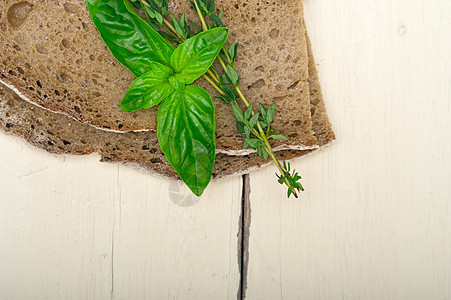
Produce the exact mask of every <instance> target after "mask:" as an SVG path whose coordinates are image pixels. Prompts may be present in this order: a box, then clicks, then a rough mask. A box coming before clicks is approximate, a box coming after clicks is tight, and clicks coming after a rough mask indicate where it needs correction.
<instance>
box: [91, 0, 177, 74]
mask: <svg viewBox="0 0 451 300" xmlns="http://www.w3.org/2000/svg"><path fill="white" fill-rule="evenodd" d="M86 4H87V6H88V9H89V12H90V14H91V18H92V21H93V22H94V24H95V26H96V27H97V29H98V30H99V32H100V36H101V37H102V39H103V41H104V42H105V44H106V45H107V46H108V48H109V49H110V51H111V53H112V54H113V56H114V57H115V58H116V59H117V60H118V61H119V62H120V63H121V64H123V65H124V66H125V67H126V68H128V69H129V70H130V71H131V72H132V73H133V74H134V75H135V76H136V77H139V76H141V75H143V74H145V73H147V72H148V71H149V65H150V63H151V62H152V61H156V62H159V63H162V64H164V65H169V58H170V56H171V55H172V53H173V52H174V47H173V46H172V45H171V44H170V43H169V42H167V41H166V40H165V39H164V38H163V37H162V36H161V35H159V34H158V33H157V32H156V31H155V30H153V29H152V28H151V27H150V25H149V24H147V23H146V22H145V21H143V20H142V19H141V18H140V17H139V16H138V15H137V14H136V11H135V8H134V7H133V5H132V4H131V3H130V2H128V1H127V0H86Z"/></svg>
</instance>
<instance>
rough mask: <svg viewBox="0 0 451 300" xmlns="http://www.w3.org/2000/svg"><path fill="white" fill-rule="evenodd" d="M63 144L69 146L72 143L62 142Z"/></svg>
mask: <svg viewBox="0 0 451 300" xmlns="http://www.w3.org/2000/svg"><path fill="white" fill-rule="evenodd" d="M63 144H64V145H65V146H68V145H70V144H72V143H71V142H69V141H66V140H63Z"/></svg>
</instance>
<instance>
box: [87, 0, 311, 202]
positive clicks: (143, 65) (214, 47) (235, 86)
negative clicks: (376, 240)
mask: <svg viewBox="0 0 451 300" xmlns="http://www.w3.org/2000/svg"><path fill="white" fill-rule="evenodd" d="M130 1H131V2H132V3H133V5H132V4H130V2H128V0H86V2H87V3H88V8H89V10H90V13H91V15H92V18H93V21H94V24H95V25H96V26H97V28H98V30H99V32H100V34H101V36H102V38H103V39H104V41H105V43H106V44H107V46H108V47H109V49H110V50H111V52H112V53H113V55H114V56H115V57H116V59H118V60H119V61H120V62H121V63H122V64H123V65H124V66H126V67H127V68H129V69H130V70H131V71H132V73H133V74H135V76H136V77H137V79H136V80H135V81H134V82H133V84H132V86H131V87H130V89H129V91H128V92H127V94H126V95H125V97H124V99H123V101H122V103H121V108H122V109H123V110H129V111H130V110H138V109H146V108H150V107H152V106H154V105H157V104H159V103H161V105H160V107H159V111H158V129H157V133H158V138H159V142H160V146H161V148H162V150H163V152H164V153H165V155H166V156H167V158H168V161H169V162H170V163H171V165H172V166H173V167H174V168H175V169H176V171H177V172H178V173H179V175H180V176H181V177H182V179H183V180H184V181H185V183H186V184H187V185H188V187H189V188H190V189H191V190H192V191H193V192H194V193H195V194H196V195H200V194H202V192H203V190H204V189H205V187H206V186H207V185H208V182H209V181H210V178H211V172H212V168H213V161H214V152H215V137H214V131H215V120H214V109H213V105H212V103H211V98H210V96H209V95H208V93H206V92H205V91H204V90H202V89H200V88H198V87H195V86H192V85H190V84H191V83H193V82H194V80H196V79H197V78H199V77H200V76H203V77H204V78H205V79H206V80H207V81H208V82H209V83H210V84H212V85H213V87H215V89H216V90H217V91H218V92H219V94H220V95H219V97H218V98H219V99H221V100H222V101H223V102H225V103H226V104H229V105H231V106H232V109H233V112H234V114H235V117H236V123H237V129H238V131H239V132H240V133H242V134H243V135H245V140H244V144H243V147H244V148H247V147H251V148H253V149H255V150H257V154H258V155H259V156H261V157H263V158H264V159H265V160H267V159H268V157H270V158H271V159H272V160H273V161H274V163H275V165H276V166H277V168H278V169H279V172H280V175H278V174H276V175H277V177H278V181H279V183H281V184H285V185H286V186H287V187H288V192H287V194H288V197H290V195H292V194H293V195H294V196H295V197H297V191H303V190H304V189H303V187H302V184H301V183H300V182H299V180H300V179H301V177H300V176H299V175H298V173H297V172H296V171H295V170H293V172H292V173H290V164H288V165H287V164H286V163H285V162H284V163H283V164H282V163H281V162H279V161H278V160H277V158H276V157H275V155H274V151H273V149H272V148H271V145H270V143H269V140H270V139H285V140H288V138H287V137H286V136H284V135H282V134H274V133H273V129H272V128H271V123H272V121H273V120H274V117H275V110H276V105H275V104H272V105H271V106H269V107H268V108H265V107H264V106H263V105H261V104H259V110H260V112H257V113H255V112H254V110H253V106H252V105H250V104H249V102H248V101H247V99H246V98H245V96H244V95H243V93H242V91H241V90H240V88H239V84H240V79H241V78H240V76H239V75H238V73H237V72H236V70H235V67H234V64H235V60H236V57H237V53H238V44H236V43H234V42H233V43H231V45H230V46H229V47H228V48H227V47H225V46H224V43H225V40H226V38H227V30H226V28H225V27H224V25H223V22H222V20H221V19H222V12H219V13H217V14H215V2H214V0H194V1H190V3H191V5H192V7H193V9H194V10H195V11H196V12H197V14H198V16H199V19H200V22H201V24H202V25H201V27H199V26H198V25H197V24H196V23H194V22H193V21H191V20H187V19H186V16H185V14H182V15H181V17H180V18H179V19H178V20H177V18H175V17H174V16H173V15H171V14H170V12H169V9H168V1H167V0H130ZM135 7H136V8H140V9H142V10H143V11H144V13H145V15H146V17H147V19H148V22H145V21H144V20H142V19H141V18H140V17H139V16H138V15H137V13H136V10H135ZM190 25H191V26H190ZM193 29H194V30H193ZM169 41H170V42H172V43H176V44H177V43H178V44H180V45H179V46H178V47H177V48H176V49H175V50H174V46H173V45H172V44H171V43H169ZM218 54H219V55H218ZM215 59H217V61H218V62H219V64H220V65H221V67H222V69H223V73H222V74H219V72H218V70H217V69H216V68H215V67H214V66H213V65H212V63H213V61H214V60H215ZM206 73H207V74H206ZM237 100H238V101H241V102H242V103H243V104H244V106H245V107H246V109H245V110H242V109H241V107H240V105H239V104H238V102H237Z"/></svg>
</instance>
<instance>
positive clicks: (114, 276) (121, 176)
mask: <svg viewBox="0 0 451 300" xmlns="http://www.w3.org/2000/svg"><path fill="white" fill-rule="evenodd" d="M305 14H306V21H307V25H308V28H309V32H310V36H311V38H312V42H313V48H314V53H315V56H316V59H317V62H318V63H319V70H320V76H321V81H322V84H323V89H324V94H325V99H326V103H327V107H328V111H329V115H330V119H331V121H332V123H333V124H334V129H335V132H336V134H337V137H338V139H337V141H336V143H334V144H333V145H332V146H331V147H329V148H328V149H326V150H324V151H322V152H320V153H317V154H315V155H313V156H310V157H307V158H305V159H301V160H299V161H297V162H296V163H294V165H295V167H296V168H297V169H299V170H300V171H301V173H302V175H303V177H304V181H303V182H304V184H305V186H306V187H307V190H306V191H305V192H304V193H303V194H302V197H301V199H299V200H295V199H289V200H287V199H285V197H284V194H285V190H284V189H283V188H282V187H281V186H279V185H278V184H277V183H276V181H275V178H274V173H275V169H274V168H273V167H269V168H267V169H264V170H262V171H258V172H255V173H253V174H251V175H250V196H249V203H248V204H250V216H251V217H250V220H249V219H246V218H244V219H246V222H245V225H246V226H247V225H249V222H250V227H249V233H250V236H249V239H248V242H246V241H245V242H244V243H243V244H242V243H241V242H240V240H239V238H238V234H239V230H240V228H241V227H242V219H243V218H241V211H242V206H243V202H242V199H241V198H242V178H241V177H235V178H232V179H228V180H223V181H219V182H215V183H213V184H212V185H211V186H210V187H209V188H208V190H207V192H206V193H205V195H204V196H203V197H202V198H201V199H200V200H199V201H198V202H196V201H193V198H191V197H190V196H188V195H189V194H188V193H187V192H186V190H185V189H184V188H183V187H181V186H179V185H178V184H177V183H174V182H170V181H166V180H161V179H157V178H155V177H151V176H149V175H146V174H143V173H141V172H139V171H135V170H133V169H130V168H127V167H123V166H119V165H110V164H101V163H99V162H98V159H99V157H98V156H96V155H93V156H89V157H67V156H66V157H58V156H52V155H50V154H47V153H43V152H41V151H38V150H36V149H34V148H31V147H30V146H28V145H26V144H25V143H24V142H22V141H20V140H17V139H15V138H13V137H10V136H6V135H3V134H0V188H1V192H0V299H12V300H16V299H236V298H237V297H238V298H240V296H239V295H238V294H239V292H238V291H239V289H240V286H241V285H243V282H246V283H247V290H246V299H258V300H260V299H397V300H398V299H451V33H450V32H451V1H448V0H431V1H424V0H398V1H393V0H379V1H354V0H342V1H334V0H315V1H314V0H305ZM246 209H249V207H248V206H247V205H246ZM241 229H242V228H241ZM245 229H247V228H245ZM242 246H244V248H245V250H246V251H247V257H248V261H247V263H245V266H244V267H245V268H240V267H239V264H238V262H239V261H240V260H241V259H240V255H241V254H240V253H241V252H240V251H239V249H240V248H241V247H242ZM243 269H244V270H246V269H247V274H246V272H244V271H243Z"/></svg>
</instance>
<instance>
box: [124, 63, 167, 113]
mask: <svg viewBox="0 0 451 300" xmlns="http://www.w3.org/2000/svg"><path fill="white" fill-rule="evenodd" d="M173 92H174V88H173V87H172V86H171V85H170V84H169V82H168V80H167V79H164V78H161V77H160V76H159V75H156V74H155V72H153V71H150V72H148V73H146V74H144V75H143V76H141V77H139V78H137V79H135V80H134V81H133V83H132V85H131V86H130V88H129V89H128V91H127V93H126V94H125V96H124V99H123V100H122V102H121V109H122V110H125V111H135V110H139V109H147V108H151V107H152V106H155V105H157V104H158V103H160V102H161V101H162V100H163V99H165V98H167V97H169V96H170V95H171V94H172V93H173Z"/></svg>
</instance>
